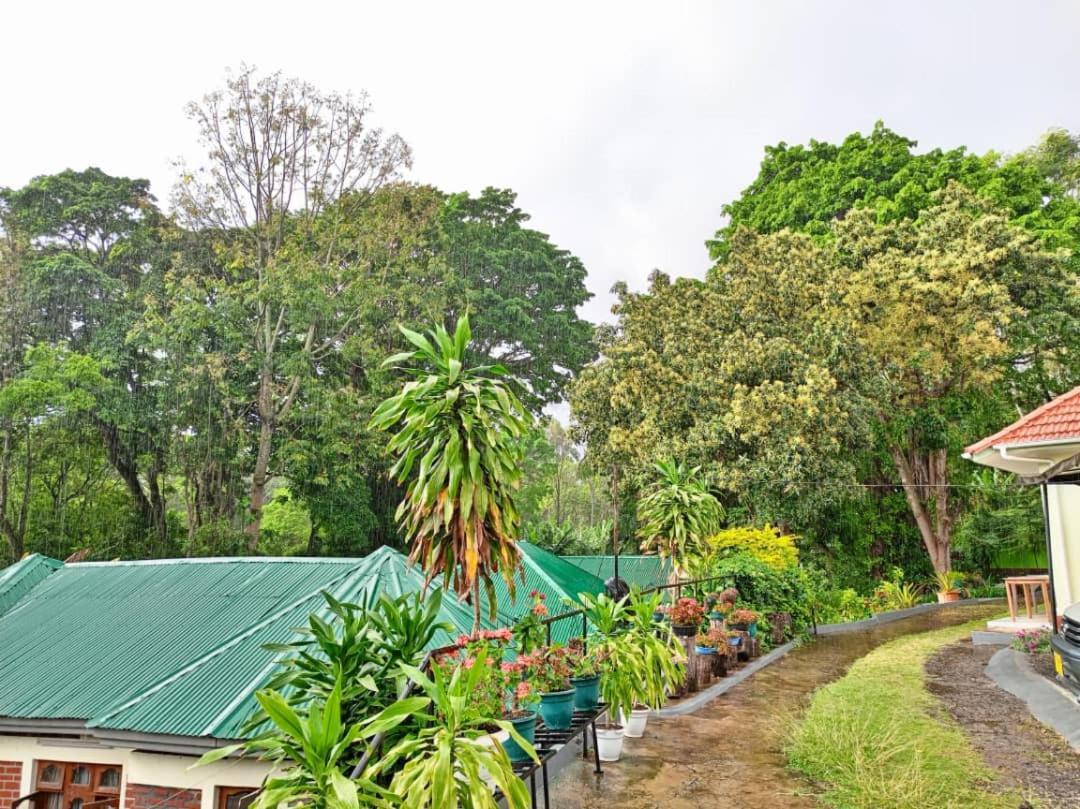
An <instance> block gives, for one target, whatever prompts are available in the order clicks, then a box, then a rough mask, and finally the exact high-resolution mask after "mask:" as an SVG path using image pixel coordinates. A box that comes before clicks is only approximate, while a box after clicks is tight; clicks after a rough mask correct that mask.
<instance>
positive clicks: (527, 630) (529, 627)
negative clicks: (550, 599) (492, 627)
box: [514, 590, 548, 655]
mask: <svg viewBox="0 0 1080 809" xmlns="http://www.w3.org/2000/svg"><path fill="white" fill-rule="evenodd" d="M529 596H530V597H531V598H532V601H533V603H532V607H531V608H530V609H529V611H528V612H527V613H525V614H524V615H523V616H522V617H521V618H520V619H519V620H518V622H517V623H516V624H514V645H515V646H516V647H517V651H518V654H525V655H527V654H530V653H532V652H533V651H535V650H536V649H538V648H540V647H541V646H543V645H544V641H545V640H546V639H547V627H545V626H544V619H545V618H547V617H548V608H547V605H546V604H544V601H545V599H546V596H545V595H544V594H543V593H541V592H540V591H538V590H533V591H532V592H531V593H529Z"/></svg>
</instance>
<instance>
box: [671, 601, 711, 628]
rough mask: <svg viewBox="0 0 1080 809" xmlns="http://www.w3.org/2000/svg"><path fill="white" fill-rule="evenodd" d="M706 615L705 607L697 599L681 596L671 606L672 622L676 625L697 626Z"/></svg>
mask: <svg viewBox="0 0 1080 809" xmlns="http://www.w3.org/2000/svg"><path fill="white" fill-rule="evenodd" d="M704 617H705V607H703V606H702V605H701V604H700V603H699V602H698V601H697V599H693V598H680V599H679V600H678V601H676V602H675V606H674V607H672V608H671V623H673V624H675V625H676V626H697V625H698V624H700V623H701V621H702V619H703V618H704Z"/></svg>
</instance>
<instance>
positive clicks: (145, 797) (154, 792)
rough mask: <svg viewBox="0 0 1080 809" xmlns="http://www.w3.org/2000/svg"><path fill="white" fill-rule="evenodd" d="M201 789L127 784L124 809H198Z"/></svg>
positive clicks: (200, 804)
mask: <svg viewBox="0 0 1080 809" xmlns="http://www.w3.org/2000/svg"><path fill="white" fill-rule="evenodd" d="M201 806H202V790H201V789H176V788H175V787H155V786H149V785H147V784H133V783H131V782H130V781H129V782H128V784H127V792H126V793H125V796H124V809H151V807H154V809H200V807H201Z"/></svg>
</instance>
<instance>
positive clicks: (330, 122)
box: [175, 68, 410, 550]
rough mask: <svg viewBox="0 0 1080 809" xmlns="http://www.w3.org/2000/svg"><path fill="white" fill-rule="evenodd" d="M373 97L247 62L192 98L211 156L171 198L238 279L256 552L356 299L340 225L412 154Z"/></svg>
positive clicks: (231, 303) (234, 287) (234, 283)
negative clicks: (376, 124) (295, 438)
mask: <svg viewBox="0 0 1080 809" xmlns="http://www.w3.org/2000/svg"><path fill="white" fill-rule="evenodd" d="M370 109H371V108H370V104H369V102H368V99H367V96H366V95H363V94H362V95H360V96H358V97H353V96H341V95H337V94H332V93H322V92H320V91H318V90H317V89H316V88H314V87H313V86H311V85H310V84H307V83H305V82H302V81H299V80H297V79H290V78H285V77H283V76H282V75H281V74H280V73H274V74H270V75H267V76H261V77H260V76H258V75H257V74H256V73H255V71H254V70H253V69H251V68H245V69H243V70H241V71H240V72H239V73H237V74H236V75H234V76H230V78H229V79H228V80H227V82H226V84H225V87H224V89H223V90H220V91H217V92H214V93H211V94H209V95H207V96H205V97H204V98H203V100H202V101H201V102H198V103H193V104H191V105H189V107H188V115H189V117H190V118H191V119H192V120H193V121H194V122H195V124H196V126H197V127H198V130H199V136H200V138H201V140H202V142H203V144H204V145H205V147H206V149H207V165H206V166H205V167H203V168H199V169H195V170H185V171H184V173H183V177H182V180H181V182H180V183H179V184H178V185H177V187H176V192H175V202H176V204H177V208H178V210H179V212H180V214H181V216H182V217H183V218H184V220H185V221H186V222H187V223H188V224H190V225H191V226H192V227H194V228H196V229H213V230H216V231H218V232H220V233H221V234H222V238H221V240H220V242H219V243H218V245H217V247H218V249H219V251H220V252H221V254H222V257H223V260H222V263H223V265H224V267H225V270H226V272H228V273H229V274H230V275H231V276H232V277H231V279H230V281H231V283H229V284H228V285H222V286H221V287H219V291H220V293H221V294H222V295H223V296H228V297H227V298H225V299H223V300H221V301H216V302H215V305H216V306H219V307H222V308H235V309H236V310H237V311H238V312H240V313H241V315H242V318H243V325H242V329H243V335H244V337H243V343H244V352H245V355H246V356H247V358H248V362H250V363H251V364H252V366H253V367H254V368H255V370H256V386H255V389H254V390H253V391H252V396H251V402H250V410H251V413H252V415H253V417H254V418H255V419H256V421H257V424H258V429H257V433H256V435H255V438H254V441H253V442H252V443H253V446H252V457H253V461H252V465H251V471H250V476H251V486H250V494H249V498H248V509H249V512H250V520H249V522H248V525H247V528H246V530H247V533H248V535H249V546H250V548H251V549H252V550H254V549H255V548H256V547H257V546H258V538H259V526H260V519H261V514H262V507H263V504H264V502H265V499H266V486H267V482H268V481H269V479H270V477H271V474H272V461H273V459H274V452H275V442H276V440H277V438H278V433H279V430H280V429H281V426H282V424H283V423H284V422H285V420H286V419H287V418H288V416H289V413H290V411H291V410H292V408H293V407H294V405H295V404H296V401H297V398H298V396H299V395H300V393H301V390H302V388H303V386H304V384H305V383H307V382H308V381H309V380H310V379H311V378H312V377H313V375H314V373H315V367H316V365H317V363H318V362H319V361H320V360H321V359H323V358H324V357H326V356H327V355H328V354H330V353H332V352H334V351H336V350H338V348H339V346H340V344H341V341H342V340H343V339H344V338H345V336H346V334H347V332H348V330H349V328H350V327H351V326H352V324H353V323H354V322H355V320H356V318H357V317H358V315H359V311H360V308H361V305H360V304H359V303H358V302H357V301H356V300H355V298H354V297H353V293H354V291H355V288H356V279H357V276H356V274H355V273H354V272H353V271H352V268H351V267H350V266H349V264H348V262H347V261H345V260H344V256H343V246H342V243H341V241H340V240H339V236H340V235H341V232H342V229H343V228H344V227H345V226H346V225H347V223H348V222H349V221H350V219H351V218H352V217H353V215H354V214H355V212H356V210H357V208H358V207H361V206H363V204H364V203H365V202H366V201H367V200H368V198H369V196H370V194H371V193H373V192H374V191H375V190H377V189H378V188H379V187H380V186H382V185H383V184H385V183H387V182H389V181H391V180H394V179H395V178H397V177H398V175H399V173H400V171H401V170H402V169H403V168H405V167H406V166H408V165H409V162H410V152H409V148H408V146H407V145H406V144H405V143H404V141H402V140H401V138H399V137H398V136H397V135H390V136H386V135H384V133H383V132H382V131H381V130H379V129H374V128H372V127H371V126H370V125H369V122H368V119H369V115H370Z"/></svg>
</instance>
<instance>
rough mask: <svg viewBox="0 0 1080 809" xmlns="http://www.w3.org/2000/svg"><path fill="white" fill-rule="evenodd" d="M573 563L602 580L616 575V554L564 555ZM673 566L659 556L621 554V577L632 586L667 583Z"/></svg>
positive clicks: (644, 586) (643, 586) (651, 585)
mask: <svg viewBox="0 0 1080 809" xmlns="http://www.w3.org/2000/svg"><path fill="white" fill-rule="evenodd" d="M561 558H562V559H564V560H566V561H567V562H569V563H570V564H572V565H575V566H577V567H579V568H581V569H582V570H584V571H585V572H586V573H591V574H592V575H593V576H596V577H597V578H599V579H600V580H601V581H607V580H608V579H610V578H611V577H612V576H614V575H615V557H614V556H563V557H561ZM670 574H671V566H670V565H669V564H668V563H667V560H665V559H661V558H660V557H659V556H632V555H631V556H623V555H622V554H619V578H620V579H622V580H623V581H625V582H626V583H627V584H629V585H631V586H637V587H641V588H642V589H644V588H646V587H656V586H657V585H660V584H667V582H668V576H669V575H670Z"/></svg>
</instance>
